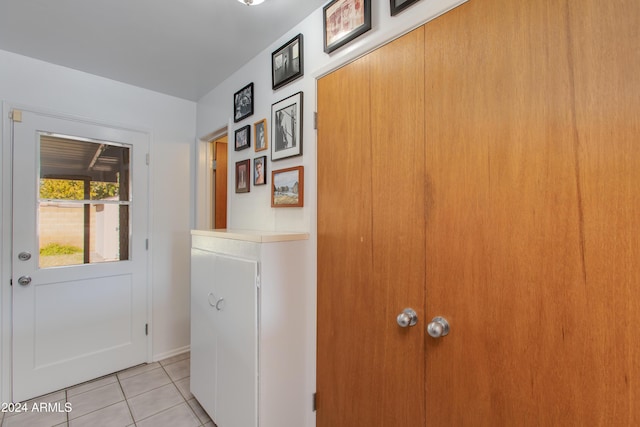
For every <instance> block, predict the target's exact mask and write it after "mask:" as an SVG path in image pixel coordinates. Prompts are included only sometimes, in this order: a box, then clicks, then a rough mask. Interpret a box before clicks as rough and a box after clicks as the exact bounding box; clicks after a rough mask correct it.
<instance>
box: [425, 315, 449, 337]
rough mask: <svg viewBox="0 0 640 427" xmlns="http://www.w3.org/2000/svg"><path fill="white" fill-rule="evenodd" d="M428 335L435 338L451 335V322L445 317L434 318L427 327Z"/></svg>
mask: <svg viewBox="0 0 640 427" xmlns="http://www.w3.org/2000/svg"><path fill="white" fill-rule="evenodd" d="M427 333H428V334H429V335H431V336H432V337H433V338H440V337H444V336H446V335H448V334H449V322H447V319H445V318H444V317H434V318H433V320H432V321H431V323H429V324H428V325H427Z"/></svg>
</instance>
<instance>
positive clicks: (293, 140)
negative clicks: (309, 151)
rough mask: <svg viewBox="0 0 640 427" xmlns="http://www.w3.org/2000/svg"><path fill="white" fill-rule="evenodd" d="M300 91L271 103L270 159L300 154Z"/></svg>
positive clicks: (301, 97)
mask: <svg viewBox="0 0 640 427" xmlns="http://www.w3.org/2000/svg"><path fill="white" fill-rule="evenodd" d="M302 95H303V94H302V92H298V93H295V94H293V95H291V96H289V97H288V98H284V99H282V100H280V101H278V102H276V103H275V104H272V105H271V160H272V161H274V160H281V159H286V158H288V157H294V156H301V155H302V107H303V105H302V104H303V96H302Z"/></svg>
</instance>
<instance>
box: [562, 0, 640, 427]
mask: <svg viewBox="0 0 640 427" xmlns="http://www.w3.org/2000/svg"><path fill="white" fill-rule="evenodd" d="M569 4H570V7H569V9H568V11H567V14H566V16H565V17H566V19H567V22H568V24H569V26H570V32H569V35H568V38H569V43H570V56H569V62H570V64H572V69H573V76H572V77H573V80H572V81H573V92H574V104H575V108H574V114H575V117H574V121H575V126H576V132H575V134H574V147H575V152H576V165H575V166H576V168H575V174H576V175H577V177H578V185H579V187H578V191H579V194H580V208H581V221H582V223H581V230H582V247H583V253H582V256H583V265H584V268H583V274H584V279H585V280H584V295H585V296H584V297H585V300H586V308H587V313H585V319H584V327H585V329H591V330H593V332H592V333H589V334H587V333H585V334H584V335H585V337H584V339H585V340H588V341H587V343H586V344H587V346H588V351H589V353H588V356H587V355H585V356H583V357H584V358H587V357H588V358H589V359H590V360H592V361H593V365H592V366H590V367H589V369H588V371H587V372H585V373H584V374H583V378H582V381H581V383H582V384H581V385H582V386H583V390H581V392H580V394H579V395H578V398H580V397H583V396H584V398H585V399H586V400H587V401H588V402H593V403H592V404H593V405H594V409H593V412H592V413H590V414H589V415H590V416H591V417H592V418H591V419H592V420H593V421H592V422H593V424H594V425H602V426H605V425H607V426H608V425H628V426H637V425H640V406H639V405H638V402H640V383H639V382H638V381H637V379H638V378H640V332H639V329H638V327H637V325H639V324H640V264H639V262H638V260H640V115H639V113H640V73H639V70H640V49H639V48H638V43H639V42H640V3H639V2H637V1H636V2H631V1H613V2H600V1H595V0H586V1H581V2H569ZM593 325H598V326H597V327H595V328H594V327H593ZM583 363H584V362H583ZM585 370H586V369H585ZM603 395H604V396H606V398H604V399H602V396H603Z"/></svg>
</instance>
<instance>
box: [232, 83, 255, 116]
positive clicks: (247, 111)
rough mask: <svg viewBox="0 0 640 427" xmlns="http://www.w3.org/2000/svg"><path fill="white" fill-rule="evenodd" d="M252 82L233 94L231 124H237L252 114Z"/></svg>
mask: <svg viewBox="0 0 640 427" xmlns="http://www.w3.org/2000/svg"><path fill="white" fill-rule="evenodd" d="M253 104H254V99H253V82H251V83H249V84H248V85H246V86H245V87H243V88H242V89H240V90H239V91H237V92H236V93H234V94H233V122H234V123H238V122H239V121H240V120H242V119H245V118H247V117H249V116H251V115H252V114H253Z"/></svg>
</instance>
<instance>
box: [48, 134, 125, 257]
mask: <svg viewBox="0 0 640 427" xmlns="http://www.w3.org/2000/svg"><path fill="white" fill-rule="evenodd" d="M130 150H131V148H130V147H129V146H125V145H122V144H114V143H109V142H103V141H89V140H78V139H72V138H70V137H64V136H59V135H49V134H43V135H41V136H40V185H39V194H38V235H39V242H40V251H39V254H40V256H39V266H40V268H47V267H59V266H68V265H79V264H89V263H99V262H111V261H120V260H127V259H129V236H130V227H129V223H130V221H129V209H130V204H131V191H130V188H131V182H130V154H131V153H130Z"/></svg>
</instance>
